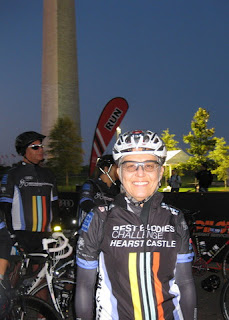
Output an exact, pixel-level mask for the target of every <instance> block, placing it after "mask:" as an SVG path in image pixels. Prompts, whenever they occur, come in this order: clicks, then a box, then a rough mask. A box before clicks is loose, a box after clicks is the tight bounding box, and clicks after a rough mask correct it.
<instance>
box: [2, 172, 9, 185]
mask: <svg viewBox="0 0 229 320" xmlns="http://www.w3.org/2000/svg"><path fill="white" fill-rule="evenodd" d="M7 179H8V174H4V176H3V177H2V181H1V184H7Z"/></svg>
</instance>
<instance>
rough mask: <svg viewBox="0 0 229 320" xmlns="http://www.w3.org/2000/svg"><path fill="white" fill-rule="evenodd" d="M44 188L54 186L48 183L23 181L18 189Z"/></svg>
mask: <svg viewBox="0 0 229 320" xmlns="http://www.w3.org/2000/svg"><path fill="white" fill-rule="evenodd" d="M43 186H50V187H53V184H52V183H48V182H28V181H26V180H25V179H21V180H20V183H19V186H18V187H19V188H22V187H43Z"/></svg>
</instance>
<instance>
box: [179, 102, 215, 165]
mask: <svg viewBox="0 0 229 320" xmlns="http://www.w3.org/2000/svg"><path fill="white" fill-rule="evenodd" d="M209 117H210V114H209V112H208V111H207V110H205V109H203V108H199V109H198V110H197V112H196V113H195V115H194V117H193V120H192V122H191V129H192V132H193V133H192V132H189V134H188V135H187V136H183V141H184V143H187V144H190V148H189V149H187V152H188V153H190V154H191V155H193V157H191V158H190V160H189V161H188V163H187V164H188V166H189V167H190V168H191V169H195V168H197V167H198V166H199V165H200V164H201V163H203V162H208V158H207V156H208V153H209V152H210V151H213V150H214V148H215V144H216V138H214V137H213V136H214V134H215V129H214V128H211V129H208V128H207V123H208V120H209Z"/></svg>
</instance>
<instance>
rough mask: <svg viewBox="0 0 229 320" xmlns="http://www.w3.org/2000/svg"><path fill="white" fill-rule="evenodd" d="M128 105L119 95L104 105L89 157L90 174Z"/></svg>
mask: <svg viewBox="0 0 229 320" xmlns="http://www.w3.org/2000/svg"><path fill="white" fill-rule="evenodd" d="M128 107H129V106H128V103H127V101H126V100H125V99H124V98H120V97H117V98H113V99H111V100H110V101H109V102H108V103H107V104H106V106H105V107H104V109H103V111H102V113H101V115H100V117H99V120H98V123H97V126H96V129H95V134H94V139H93V144H92V150H91V159H90V170H89V174H90V176H91V175H92V174H93V171H94V169H95V166H96V161H97V158H98V157H101V156H102V155H103V153H104V151H105V150H106V148H107V146H108V144H109V142H110V141H111V139H112V137H113V135H114V134H115V132H116V128H117V127H118V126H119V125H120V123H121V121H122V119H123V118H124V116H125V114H126V112H127V110H128Z"/></svg>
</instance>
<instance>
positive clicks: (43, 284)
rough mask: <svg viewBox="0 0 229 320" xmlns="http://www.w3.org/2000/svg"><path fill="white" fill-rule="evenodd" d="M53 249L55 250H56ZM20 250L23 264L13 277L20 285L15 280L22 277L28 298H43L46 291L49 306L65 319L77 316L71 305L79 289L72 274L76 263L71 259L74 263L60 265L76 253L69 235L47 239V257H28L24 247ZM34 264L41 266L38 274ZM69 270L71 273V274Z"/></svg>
mask: <svg viewBox="0 0 229 320" xmlns="http://www.w3.org/2000/svg"><path fill="white" fill-rule="evenodd" d="M53 245H55V246H54V247H53ZM50 246H52V247H51V248H50ZM16 248H18V249H19V262H20V263H16V266H15V270H16V272H14V273H13V275H12V276H11V282H12V283H14V282H17V280H16V281H14V278H15V274H16V278H17V275H18V274H19V284H20V283H23V286H24V287H25V290H24V294H26V295H32V296H34V295H39V293H40V292H41V291H42V290H44V289H46V290H47V292H48V302H49V303H50V304H51V305H52V306H53V307H54V308H55V310H56V311H57V312H58V314H59V316H60V317H61V319H69V318H70V316H73V310H72V308H71V304H72V302H73V294H74V287H75V281H74V279H73V273H72V271H73V270H74V269H73V268H74V264H73V261H74V259H73V257H71V259H70V260H68V261H65V262H64V263H60V261H61V260H64V259H66V258H68V257H70V256H71V254H72V251H73V248H72V246H71V245H70V244H69V240H68V239H67V238H66V237H65V235H64V234H63V233H60V232H55V233H53V234H52V238H47V239H43V248H44V251H45V253H29V254H28V253H26V252H24V251H21V250H20V246H18V247H16ZM34 259H35V260H34ZM37 259H38V262H37V261H36V260H37ZM32 262H33V263H34V264H39V268H38V270H36V271H35V272H34V271H31V269H30V268H29V266H31V265H32ZM67 266H68V267H69V270H70V271H71V272H70V271H68V272H67V270H68V268H67ZM17 269H19V271H18V270H17ZM63 276H65V278H64V277H63ZM70 276H71V277H70ZM17 285H18V284H17Z"/></svg>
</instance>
